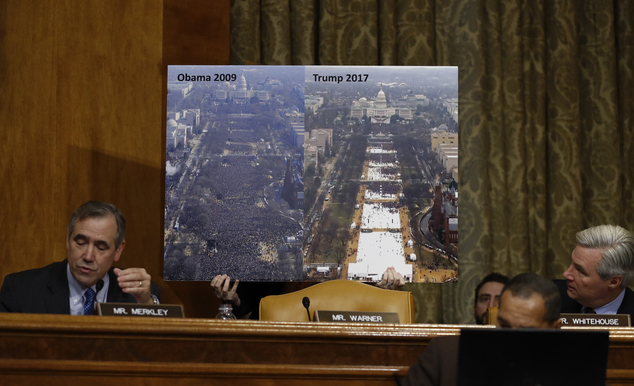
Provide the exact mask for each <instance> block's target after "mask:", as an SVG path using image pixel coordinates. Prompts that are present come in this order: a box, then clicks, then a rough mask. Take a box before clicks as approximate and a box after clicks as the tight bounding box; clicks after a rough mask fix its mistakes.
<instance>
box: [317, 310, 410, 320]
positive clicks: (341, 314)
mask: <svg viewBox="0 0 634 386" xmlns="http://www.w3.org/2000/svg"><path fill="white" fill-rule="evenodd" d="M315 315H316V319H317V321H318V322H340V323H399V319H398V314H397V313H396V312H366V311H322V310H317V311H315Z"/></svg>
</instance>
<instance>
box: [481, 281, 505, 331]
mask: <svg viewBox="0 0 634 386" xmlns="http://www.w3.org/2000/svg"><path fill="white" fill-rule="evenodd" d="M508 281H509V278H508V277H506V276H504V275H502V274H499V273H497V272H492V273H490V274H488V275H486V276H485V277H484V278H483V279H482V280H481V281H480V283H479V284H478V285H477V286H476V289H475V304H474V306H473V315H474V317H475V320H476V323H477V324H485V322H484V317H485V314H486V312H487V309H489V308H491V307H497V306H498V305H499V301H500V295H501V294H502V288H504V284H506V283H507V282H508Z"/></svg>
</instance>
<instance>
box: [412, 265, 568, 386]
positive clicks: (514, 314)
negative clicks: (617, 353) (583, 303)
mask: <svg viewBox="0 0 634 386" xmlns="http://www.w3.org/2000/svg"><path fill="white" fill-rule="evenodd" d="M560 308H561V299H560V297H559V291H558V290H557V287H556V286H555V285H554V284H553V282H552V281H550V280H548V279H546V278H545V277H542V276H539V275H537V274H534V273H522V274H519V275H517V276H515V277H514V278H512V279H511V280H509V282H508V283H506V285H505V286H504V288H503V289H502V295H501V297H500V306H499V309H498V316H497V322H496V326H497V327H503V328H560V327H561V320H560V319H559V309H560ZM459 345H460V336H455V335H454V336H440V337H436V338H434V339H432V340H431V341H430V342H429V345H428V346H427V349H426V350H425V352H423V353H422V354H421V355H420V357H419V358H418V361H417V362H416V363H415V364H414V365H412V367H410V369H409V371H408V372H407V376H406V377H405V378H404V379H403V381H402V382H401V385H404V386H412V385H420V386H455V385H456V382H457V374H458V348H459Z"/></svg>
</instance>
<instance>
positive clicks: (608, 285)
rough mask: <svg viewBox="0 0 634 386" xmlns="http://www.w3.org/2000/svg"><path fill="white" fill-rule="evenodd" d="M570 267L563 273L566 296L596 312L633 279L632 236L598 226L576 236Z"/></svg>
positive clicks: (618, 227)
mask: <svg viewBox="0 0 634 386" xmlns="http://www.w3.org/2000/svg"><path fill="white" fill-rule="evenodd" d="M571 260H572V261H571V264H570V267H568V269H567V270H566V272H564V278H565V279H566V282H567V284H568V296H570V297H571V298H572V299H574V300H576V301H577V302H579V303H581V304H582V305H584V306H587V307H591V308H597V307H601V306H603V305H605V304H607V303H609V302H610V301H612V300H613V299H614V297H615V296H616V295H615V294H618V293H620V292H621V291H622V290H623V288H625V287H627V286H628V285H629V284H630V282H631V281H632V277H633V275H634V235H632V233H631V232H629V231H628V230H626V229H624V228H622V227H620V226H617V225H599V226H595V227H592V228H588V229H585V230H583V231H581V232H578V233H577V246H576V248H575V249H574V250H573V251H572V256H571Z"/></svg>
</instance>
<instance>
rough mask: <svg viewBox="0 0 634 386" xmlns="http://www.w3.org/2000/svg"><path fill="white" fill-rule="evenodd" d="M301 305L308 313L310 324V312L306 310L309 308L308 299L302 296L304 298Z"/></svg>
mask: <svg viewBox="0 0 634 386" xmlns="http://www.w3.org/2000/svg"><path fill="white" fill-rule="evenodd" d="M302 304H303V305H304V308H305V309H306V313H308V321H309V322H312V320H311V319H310V310H309V309H308V308H309V307H310V299H308V297H307V296H304V298H303V299H302Z"/></svg>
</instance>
